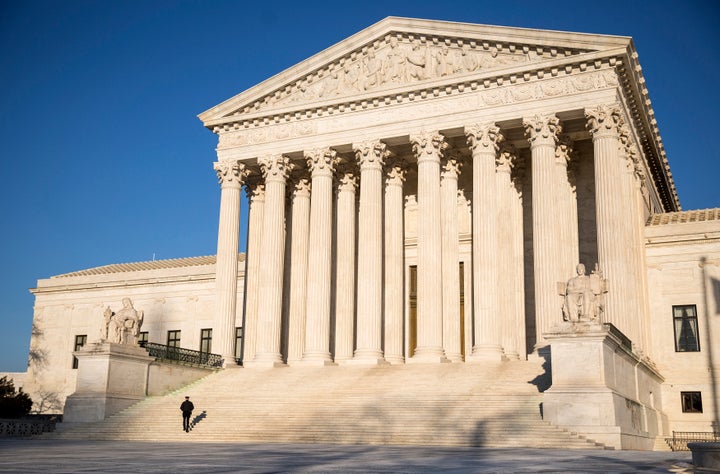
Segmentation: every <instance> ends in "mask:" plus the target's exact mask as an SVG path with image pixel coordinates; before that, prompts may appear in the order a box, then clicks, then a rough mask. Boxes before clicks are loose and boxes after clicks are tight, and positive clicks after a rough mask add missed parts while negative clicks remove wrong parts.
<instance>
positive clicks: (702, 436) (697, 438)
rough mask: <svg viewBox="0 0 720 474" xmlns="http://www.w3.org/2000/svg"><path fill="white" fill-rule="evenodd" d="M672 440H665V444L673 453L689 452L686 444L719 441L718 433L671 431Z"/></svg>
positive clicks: (719, 434) (719, 435)
mask: <svg viewBox="0 0 720 474" xmlns="http://www.w3.org/2000/svg"><path fill="white" fill-rule="evenodd" d="M672 433H673V435H672V438H665V442H666V443H667V444H668V446H670V449H672V450H673V451H690V448H688V446H687V444H688V443H697V442H700V443H702V442H705V441H720V433H719V432H715V433H713V432H712V431H673V432H672Z"/></svg>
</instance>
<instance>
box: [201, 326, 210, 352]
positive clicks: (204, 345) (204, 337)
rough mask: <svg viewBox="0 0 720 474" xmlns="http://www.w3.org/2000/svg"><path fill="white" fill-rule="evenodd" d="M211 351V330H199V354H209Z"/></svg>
mask: <svg viewBox="0 0 720 474" xmlns="http://www.w3.org/2000/svg"><path fill="white" fill-rule="evenodd" d="M210 351H212V329H201V330H200V352H203V353H205V354H209V353H210Z"/></svg>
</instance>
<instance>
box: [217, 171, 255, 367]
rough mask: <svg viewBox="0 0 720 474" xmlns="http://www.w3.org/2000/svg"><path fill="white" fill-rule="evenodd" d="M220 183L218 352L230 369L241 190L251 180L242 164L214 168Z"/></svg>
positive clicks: (233, 331)
mask: <svg viewBox="0 0 720 474" xmlns="http://www.w3.org/2000/svg"><path fill="white" fill-rule="evenodd" d="M214 168H215V171H216V172H217V176H218V180H219V181H220V222H219V225H218V245H217V260H216V264H215V294H216V310H215V327H216V330H215V331H216V336H215V341H216V344H215V350H216V351H217V352H219V353H220V355H221V356H222V358H223V365H224V366H226V367H229V366H233V365H236V362H235V351H234V348H235V320H236V313H237V311H236V310H237V276H238V244H239V238H240V189H241V188H242V185H243V181H244V180H245V178H246V176H247V171H246V169H245V165H244V164H242V163H240V162H239V161H220V162H217V163H215V165H214Z"/></svg>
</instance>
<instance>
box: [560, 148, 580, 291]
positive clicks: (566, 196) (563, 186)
mask: <svg viewBox="0 0 720 474" xmlns="http://www.w3.org/2000/svg"><path fill="white" fill-rule="evenodd" d="M572 156H573V143H572V141H570V140H569V139H568V138H567V137H565V136H563V137H561V138H560V139H559V140H558V146H557V147H556V148H555V168H556V170H557V180H558V184H557V192H558V197H559V200H558V202H557V212H556V214H555V215H556V219H557V220H558V224H557V225H558V231H559V235H558V239H559V241H560V245H561V248H562V254H561V257H562V259H561V261H560V262H559V263H560V266H559V267H558V271H559V272H560V273H559V274H560V276H561V277H562V276H563V275H573V274H574V273H575V268H576V267H577V264H578V263H580V261H579V260H580V248H579V244H578V240H577V235H578V232H577V204H576V202H575V194H574V192H573V189H572V186H571V184H570V179H569V172H568V165H569V163H570V160H571V159H572ZM567 278H568V277H565V280H566V279H567ZM562 280H563V278H561V279H560V281H562Z"/></svg>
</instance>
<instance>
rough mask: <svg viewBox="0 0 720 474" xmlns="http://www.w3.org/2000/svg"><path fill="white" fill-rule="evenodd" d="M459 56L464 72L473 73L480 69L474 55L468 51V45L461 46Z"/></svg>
mask: <svg viewBox="0 0 720 474" xmlns="http://www.w3.org/2000/svg"><path fill="white" fill-rule="evenodd" d="M460 55H461V61H462V70H463V71H464V72H473V71H477V70H478V68H479V67H480V63H479V62H478V60H477V57H476V56H475V54H473V52H472V51H470V45H469V44H464V45H462V49H461V50H460Z"/></svg>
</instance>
